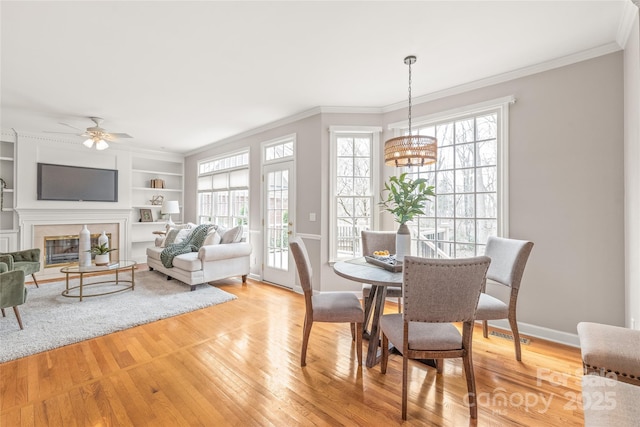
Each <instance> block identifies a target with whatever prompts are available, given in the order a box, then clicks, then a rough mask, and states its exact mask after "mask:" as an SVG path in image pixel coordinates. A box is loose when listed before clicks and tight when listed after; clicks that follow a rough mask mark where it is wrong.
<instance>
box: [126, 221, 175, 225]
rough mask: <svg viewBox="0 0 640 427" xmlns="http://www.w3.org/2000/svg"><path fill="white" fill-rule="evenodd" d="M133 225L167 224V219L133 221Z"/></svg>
mask: <svg viewBox="0 0 640 427" xmlns="http://www.w3.org/2000/svg"><path fill="white" fill-rule="evenodd" d="M132 224H133V225H156V226H157V225H167V221H150V222H142V221H140V222H133V223H132Z"/></svg>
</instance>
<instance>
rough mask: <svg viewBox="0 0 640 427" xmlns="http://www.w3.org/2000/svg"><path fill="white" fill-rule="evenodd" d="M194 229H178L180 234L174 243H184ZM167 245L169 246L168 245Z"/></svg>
mask: <svg viewBox="0 0 640 427" xmlns="http://www.w3.org/2000/svg"><path fill="white" fill-rule="evenodd" d="M192 231H193V229H191V228H183V229H182V230H178V234H177V235H176V238H175V239H174V241H173V243H182V242H183V241H184V239H186V238H187V237H188V236H189V234H191V232H192ZM165 246H169V245H166V244H165Z"/></svg>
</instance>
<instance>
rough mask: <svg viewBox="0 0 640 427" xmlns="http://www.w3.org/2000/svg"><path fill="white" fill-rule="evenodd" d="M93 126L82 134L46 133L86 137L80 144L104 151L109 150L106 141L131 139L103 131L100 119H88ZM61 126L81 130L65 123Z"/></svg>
mask: <svg viewBox="0 0 640 427" xmlns="http://www.w3.org/2000/svg"><path fill="white" fill-rule="evenodd" d="M89 119H91V121H93V123H95V126H90V127H88V128H87V129H86V130H84V131H83V133H70V132H48V133H64V134H67V135H77V136H83V137H86V138H87V140H86V141H84V142H83V143H82V145H84V146H85V147H87V148H92V147H93V144H95V145H96V150H106V149H107V148H109V144H108V143H107V141H109V142H112V141H116V140H118V139H120V138H133V137H132V136H131V135H129V134H126V133H116V132H107V131H106V130H105V129H103V128H101V127H100V123H102V119H101V118H100V117H89ZM60 124H61V125H65V126H69V127H70V128H73V129H77V130H79V131H82V129H80V128H77V127H75V126H71V125H70V124H67V123H60Z"/></svg>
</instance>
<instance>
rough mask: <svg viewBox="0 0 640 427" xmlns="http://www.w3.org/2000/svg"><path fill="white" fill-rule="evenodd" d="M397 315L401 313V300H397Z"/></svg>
mask: <svg viewBox="0 0 640 427" xmlns="http://www.w3.org/2000/svg"><path fill="white" fill-rule="evenodd" d="M398 313H402V298H398Z"/></svg>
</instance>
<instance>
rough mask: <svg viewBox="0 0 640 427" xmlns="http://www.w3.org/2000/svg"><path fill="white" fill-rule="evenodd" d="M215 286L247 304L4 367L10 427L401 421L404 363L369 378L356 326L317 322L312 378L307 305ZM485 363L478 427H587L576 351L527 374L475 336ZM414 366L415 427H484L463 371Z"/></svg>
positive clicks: (540, 352)
mask: <svg viewBox="0 0 640 427" xmlns="http://www.w3.org/2000/svg"><path fill="white" fill-rule="evenodd" d="M215 283H216V285H217V286H219V287H220V288H221V289H223V290H225V291H228V292H231V293H233V294H235V295H237V296H238V299H237V300H234V301H231V302H228V303H224V304H221V305H217V306H214V307H209V308H206V309H202V310H198V311H195V312H192V313H188V314H184V315H181V316H176V317H173V318H170V319H165V320H161V321H158V322H154V323H150V324H147V325H143V326H139V327H136V328H132V329H127V330H125V331H121V332H118V333H114V334H111V335H107V336H104V337H99V338H96V339H92V340H88V341H84V342H81V343H78V344H74V345H69V346H66V347H62V348H59V349H56V350H52V351H48V352H45V353H40V354H36V355H33V356H29V357H25V358H22V359H18V360H15V361H11V362H7V363H4V364H0V426H1V427H9V426H11V427H13V426H47V425H49V426H65V427H70V426H222V425H232V426H297V425H300V426H308V425H319V426H337V425H348V426H352V425H361V426H390V425H399V424H402V419H401V414H400V403H401V387H402V383H401V382H402V377H401V373H402V358H401V356H399V355H392V356H391V358H390V361H389V368H388V371H387V374H386V375H382V374H380V367H379V365H378V366H376V367H374V368H371V369H368V368H366V367H358V366H356V363H355V359H356V357H355V351H354V347H353V344H352V341H351V335H350V331H349V326H348V325H335V324H323V323H315V324H314V326H313V330H312V331H311V340H310V343H309V351H308V355H307V366H306V367H305V368H301V367H300V343H301V338H302V322H303V317H304V299H303V297H302V296H301V295H298V294H296V293H293V292H291V291H287V290H283V289H280V288H278V287H274V286H270V285H267V284H263V283H261V282H256V281H252V280H248V283H247V285H246V286H242V285H241V284H240V282H239V280H236V279H230V280H226V281H220V282H215ZM41 286H46V284H42V285H41ZM186 291H187V288H186V286H185V292H186ZM196 292H197V291H196ZM387 309H388V310H389V311H395V310H396V307H395V306H393V305H392V304H389V306H388V307H387ZM12 316H13V313H12V312H11V310H9V311H8V312H7V318H6V319H1V318H0V321H15V319H13V318H12ZM26 327H29V326H28V325H26ZM0 345H3V344H2V343H0ZM366 345H367V344H366V341H365V346H366ZM365 350H366V349H365ZM473 358H474V366H475V375H476V382H477V392H478V400H479V410H478V420H477V425H482V426H486V425H490V426H514V425H515V426H517V425H523V426H524V425H526V426H533V425H535V426H559V425H562V426H565V427H567V426H572V425H582V424H583V415H582V410H581V408H580V402H579V396H580V394H579V392H580V386H579V382H580V376H581V362H580V353H579V350H578V349H575V348H571V347H565V346H562V345H558V344H552V343H548V342H544V341H541V340H536V339H532V340H531V343H530V344H529V345H524V346H523V354H522V359H523V361H522V362H521V363H519V362H516V361H515V358H514V353H513V345H512V343H511V342H510V341H509V340H506V339H504V338H497V337H490V338H489V339H484V338H483V337H482V332H481V329H479V328H477V329H476V331H475V334H474V348H473ZM409 369H410V373H409V375H410V389H409V411H408V421H407V422H406V423H405V424H406V425H412V426H414V425H415V426H417V425H433V426H461V425H476V423H475V422H473V421H471V420H470V418H469V410H468V407H467V405H466V403H465V401H464V400H463V396H464V395H465V394H466V385H465V380H464V375H463V372H462V366H461V363H460V361H458V360H448V361H446V362H445V370H444V373H443V374H442V375H436V372H435V369H433V368H429V367H426V366H425V365H422V364H420V363H414V362H410V365H409Z"/></svg>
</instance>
